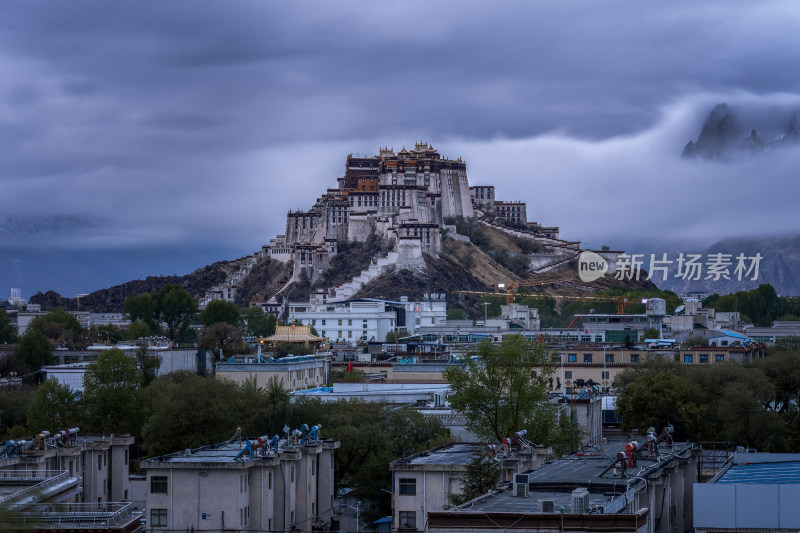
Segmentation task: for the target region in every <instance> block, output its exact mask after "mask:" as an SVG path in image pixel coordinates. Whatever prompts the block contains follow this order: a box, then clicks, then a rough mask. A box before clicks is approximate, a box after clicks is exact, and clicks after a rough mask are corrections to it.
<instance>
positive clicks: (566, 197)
mask: <svg viewBox="0 0 800 533" xmlns="http://www.w3.org/2000/svg"><path fill="white" fill-rule="evenodd" d="M798 28H800V5H798V4H797V2H796V0H786V1H773V2H769V1H760V2H753V1H752V0H750V1H746V2H745V1H732V0H724V1H718V2H709V1H703V2H696V1H690V2H660V3H653V2H634V1H627V2H618V1H611V0H603V1H597V0H590V1H568V2H567V1H564V0H554V1H540V0H537V1H520V2H503V1H496V0H494V1H492V2H481V3H478V2H464V1H453V2H431V1H424V2H372V1H362V2H341V1H337V2H329V1H320V2H302V1H299V2H298V1H296V2H277V1H275V2H267V1H257V2H256V1H253V2H245V1H230V2H228V1H225V2H223V1H221V0H220V1H216V2H204V1H198V0H191V1H186V2H180V1H175V0H171V1H170V2H156V1H151V2H133V1H127V2H107V1H102V2H85V1H70V2H51V1H50V2H35V1H26V2H14V3H10V2H9V3H6V4H4V6H3V13H2V16H0V73H2V75H0V146H1V147H2V148H1V149H0V201H1V202H2V203H1V204H0V205H1V206H2V207H0V215H6V217H7V218H8V217H19V216H26V217H69V218H56V219H53V218H41V219H39V220H41V221H44V222H43V223H44V224H48V223H50V222H49V221H53V220H57V221H61V222H59V226H58V227H59V230H58V231H59V233H58V235H57V239H45V238H38V239H28V244H30V245H32V246H51V245H54V244H56V245H58V246H62V247H89V248H100V249H102V248H104V247H119V246H130V247H135V246H141V245H178V244H180V245H197V246H205V247H214V246H220V247H222V246H226V247H235V248H240V249H241V250H242V252H243V253H244V252H252V251H255V250H257V249H258V248H260V246H261V245H262V244H263V243H265V242H266V241H268V239H269V238H270V237H273V236H274V235H276V234H279V233H283V232H284V224H285V214H286V211H287V210H288V209H297V208H303V209H307V208H308V207H310V206H311V204H313V202H314V200H315V199H316V197H317V196H319V194H320V193H322V192H323V191H324V189H325V188H326V187H329V186H334V185H335V183H336V182H335V180H336V178H337V177H338V176H340V175H341V174H342V173H343V170H344V161H345V157H346V156H347V154H348V153H360V154H367V153H374V152H376V151H377V149H378V147H379V146H383V145H388V146H390V147H394V148H395V149H396V150H399V149H400V148H401V147H402V146H404V145H405V146H406V147H410V146H412V145H413V144H414V142H415V141H417V140H420V139H422V140H425V141H426V142H430V143H431V144H433V145H434V146H435V147H437V148H439V149H440V150H441V151H442V153H443V154H444V155H445V156H448V157H452V158H455V157H458V156H461V157H463V158H464V159H465V160H466V161H467V165H468V166H467V170H468V175H469V179H470V182H471V183H472V184H494V185H496V187H497V195H498V197H499V198H501V199H506V200H523V201H526V202H528V215H529V219H530V220H531V221H538V222H541V223H543V224H547V225H559V226H561V228H562V236H563V237H564V238H567V239H571V240H580V241H584V242H587V243H590V244H593V245H596V246H598V245H600V244H603V243H619V242H629V241H631V240H634V239H638V238H645V239H649V238H658V239H695V240H701V241H706V242H707V243H709V244H710V243H711V242H713V241H715V240H718V239H720V238H723V237H732V236H743V235H761V234H774V233H794V232H798V231H800V216H798V211H797V199H798V198H799V197H800V194H798V193H800V190H798V189H800V180H798V179H797V176H798V170H797V169H798V168H800V150H794V151H784V152H780V153H774V154H769V156H762V157H756V158H747V159H743V160H738V161H735V162H726V163H715V162H705V161H684V160H681V159H680V158H679V154H680V152H681V150H682V149H683V146H684V145H685V143H686V142H687V141H688V140H689V139H694V138H696V137H697V134H698V132H699V130H700V127H701V125H702V122H703V120H704V119H705V116H706V115H707V114H708V112H709V111H710V109H711V108H712V107H713V106H714V105H715V104H717V103H719V102H727V103H728V104H729V105H731V106H732V107H733V108H734V110H735V111H737V112H739V113H742V116H744V117H755V118H753V121H755V122H758V121H759V120H760V121H761V122H763V124H764V127H766V128H767V130H768V131H762V130H760V133H762V135H764V136H765V138H766V137H769V136H770V135H777V134H778V133H780V131H779V130H780V128H782V127H783V126H784V125H785V124H786V123H788V121H789V118H790V117H791V115H792V114H793V113H794V112H796V111H798V110H800V46H798ZM768 119H769V120H768ZM743 122H745V121H743ZM760 125H761V123H759V126H760ZM745 126H746V127H749V126H748V125H747V124H745ZM770 128H772V130H770ZM748 131H749V130H748ZM15 220H18V219H15ZM25 220H31V219H25ZM33 220H35V219H33ZM1 234H2V232H0V237H1V236H2V235H1ZM0 241H2V239H0ZM8 242H9V240H8V239H5V241H4V244H6V245H7V244H8ZM0 244H3V243H0ZM17 244H18V243H17ZM198 266H199V265H198Z"/></svg>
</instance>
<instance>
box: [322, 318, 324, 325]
mask: <svg viewBox="0 0 800 533" xmlns="http://www.w3.org/2000/svg"><path fill="white" fill-rule="evenodd" d="M322 325H323V326H324V325H325V319H324V318H323V319H322Z"/></svg>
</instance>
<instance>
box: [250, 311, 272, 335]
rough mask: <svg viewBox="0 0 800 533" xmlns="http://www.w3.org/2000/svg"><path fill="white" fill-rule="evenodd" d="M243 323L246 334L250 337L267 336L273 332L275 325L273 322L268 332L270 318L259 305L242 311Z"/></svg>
mask: <svg viewBox="0 0 800 533" xmlns="http://www.w3.org/2000/svg"><path fill="white" fill-rule="evenodd" d="M270 317H271V318H272V319H273V320H274V321H277V318H276V317H275V316H273V315H270ZM244 323H245V328H246V330H247V335H249V336H251V337H269V336H270V335H274V334H275V325H274V324H273V326H272V332H270V327H269V325H270V320H269V318H268V317H267V314H266V313H264V310H263V309H261V308H260V307H248V308H247V311H245V312H244Z"/></svg>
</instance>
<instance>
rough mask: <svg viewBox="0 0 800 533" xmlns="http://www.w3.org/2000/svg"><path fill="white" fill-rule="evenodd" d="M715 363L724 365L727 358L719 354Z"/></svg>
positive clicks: (715, 358)
mask: <svg viewBox="0 0 800 533" xmlns="http://www.w3.org/2000/svg"><path fill="white" fill-rule="evenodd" d="M714 361H716V362H717V363H724V362H725V356H724V355H722V354H721V353H718V354H717V355H715V356H714Z"/></svg>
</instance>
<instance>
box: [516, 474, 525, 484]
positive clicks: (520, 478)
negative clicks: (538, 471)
mask: <svg viewBox="0 0 800 533" xmlns="http://www.w3.org/2000/svg"><path fill="white" fill-rule="evenodd" d="M514 483H528V474H514Z"/></svg>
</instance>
